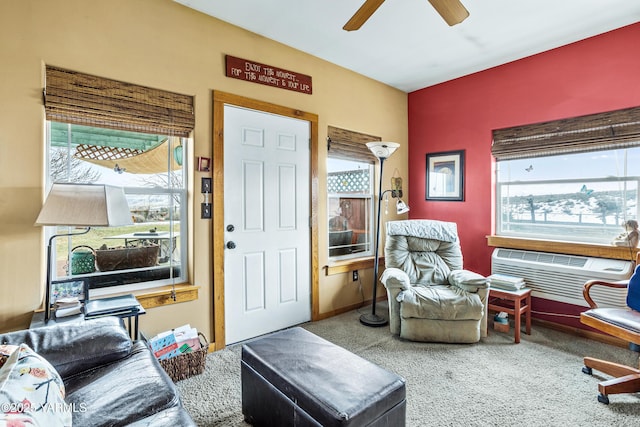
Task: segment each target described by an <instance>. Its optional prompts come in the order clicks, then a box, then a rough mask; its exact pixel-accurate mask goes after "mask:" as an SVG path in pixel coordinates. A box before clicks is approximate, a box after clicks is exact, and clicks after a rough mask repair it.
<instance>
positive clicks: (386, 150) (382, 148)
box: [367, 141, 400, 159]
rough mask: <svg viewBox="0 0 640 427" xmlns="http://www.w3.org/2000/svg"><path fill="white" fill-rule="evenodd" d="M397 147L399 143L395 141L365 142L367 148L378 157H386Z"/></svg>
mask: <svg viewBox="0 0 640 427" xmlns="http://www.w3.org/2000/svg"><path fill="white" fill-rule="evenodd" d="M398 147H400V144H398V143H397V142H383V141H375V142H367V148H368V149H369V150H370V151H371V152H372V153H373V155H374V156H376V157H377V158H378V159H388V158H389V157H391V155H392V154H393V153H394V152H395V151H396V150H397V149H398Z"/></svg>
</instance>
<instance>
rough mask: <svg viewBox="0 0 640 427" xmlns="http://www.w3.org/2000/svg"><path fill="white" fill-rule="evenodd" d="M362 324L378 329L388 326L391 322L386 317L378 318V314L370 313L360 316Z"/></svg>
mask: <svg viewBox="0 0 640 427" xmlns="http://www.w3.org/2000/svg"><path fill="white" fill-rule="evenodd" d="M360 323H362V324H363V325H365V326H372V327H375V328H377V327H380V326H384V325H386V324H387V323H389V321H388V320H387V319H385V318H384V317H381V316H378V315H377V314H371V313H369V314H363V315H362V316H360Z"/></svg>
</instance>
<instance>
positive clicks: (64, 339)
mask: <svg viewBox="0 0 640 427" xmlns="http://www.w3.org/2000/svg"><path fill="white" fill-rule="evenodd" d="M0 343H2V344H15V345H19V344H22V343H24V344H27V345H28V346H29V347H31V348H32V349H33V350H34V351H35V352H36V353H38V354H40V355H41V356H42V357H44V358H45V359H46V360H47V361H49V363H51V364H52V365H53V366H54V368H56V370H57V371H58V373H59V374H60V376H61V377H62V378H66V377H69V376H71V375H73V374H76V373H78V372H82V371H84V370H86V369H89V368H92V367H95V366H99V365H102V364H105V363H109V362H112V361H115V360H118V359H121V358H123V357H125V356H127V355H129V353H131V339H130V338H129V335H128V334H127V331H126V330H125V329H124V328H123V327H122V326H121V324H120V319H118V318H115V317H104V318H100V319H94V320H88V321H84V320H82V321H78V322H69V323H60V324H53V325H49V326H43V327H40V328H34V329H25V330H22V331H16V332H10V333H7V334H3V335H0Z"/></svg>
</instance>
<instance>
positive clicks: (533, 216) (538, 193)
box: [496, 148, 640, 244]
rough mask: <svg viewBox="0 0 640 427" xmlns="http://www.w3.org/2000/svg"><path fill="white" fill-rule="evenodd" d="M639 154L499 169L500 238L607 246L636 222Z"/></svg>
mask: <svg viewBox="0 0 640 427" xmlns="http://www.w3.org/2000/svg"><path fill="white" fill-rule="evenodd" d="M639 182H640V148H630V149H622V150H606V151H594V152H589V153H577V154H567V155H561V156H547V157H536V158H531V159H527V158H525V159H513V160H505V161H500V162H498V164H497V197H496V200H497V201H498V209H497V214H498V224H497V227H496V229H497V233H498V234H499V235H510V236H520V237H531V238H543V239H544V238H546V239H551V240H566V241H572V242H585V243H603V244H609V243H611V241H612V240H613V239H614V238H615V237H616V236H617V235H619V234H620V233H621V232H623V231H624V229H623V225H624V223H625V222H626V221H627V220H629V219H638V218H640V216H639V215H638V187H639V185H638V184H639Z"/></svg>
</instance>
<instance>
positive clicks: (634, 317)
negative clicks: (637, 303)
mask: <svg viewBox="0 0 640 427" xmlns="http://www.w3.org/2000/svg"><path fill="white" fill-rule="evenodd" d="M628 283H629V281H628V280H625V281H620V282H605V281H602V280H590V281H588V282H587V283H585V284H584V287H583V291H582V293H583V295H584V299H585V300H586V301H587V303H588V304H589V306H590V307H591V309H589V310H587V311H585V312H583V313H581V314H580V321H581V322H582V323H583V324H585V325H587V326H591V327H592V328H595V329H598V330H600V331H602V332H604V333H607V334H609V335H613V336H615V337H618V338H621V339H623V340H625V341H627V342H629V343H632V344H631V346H632V347H636V351H637V346H638V345H640V312H638V311H634V310H631V309H629V308H598V305H597V304H596V303H595V302H594V301H593V299H592V298H591V296H590V295H589V292H590V290H591V288H592V287H594V286H606V287H609V288H617V289H623V288H627V285H628ZM639 367H640V366H639ZM593 369H597V370H598V371H600V372H603V373H605V374H607V375H611V376H613V377H615V378H613V379H611V380H608V381H603V382H601V383H600V384H598V391H599V392H600V394H599V395H598V401H599V402H602V403H605V404H608V403H609V397H608V395H610V394H618V393H636V392H640V369H636V368H632V367H630V366H626V365H621V364H619V363H613V362H609V361H606V360H600V359H594V358H592V357H585V358H584V368H582V372H584V373H585V374H589V375H592V373H593Z"/></svg>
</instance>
